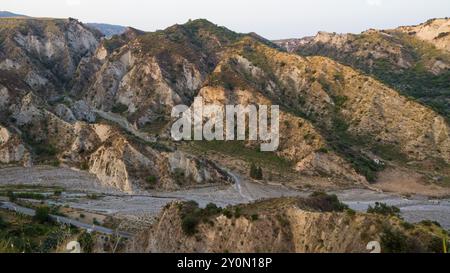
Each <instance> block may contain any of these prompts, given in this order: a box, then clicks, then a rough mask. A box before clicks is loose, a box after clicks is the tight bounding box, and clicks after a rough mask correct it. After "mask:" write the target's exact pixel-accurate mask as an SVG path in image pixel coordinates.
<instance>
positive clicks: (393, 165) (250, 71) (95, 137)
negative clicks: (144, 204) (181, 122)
mask: <svg viewBox="0 0 450 273" xmlns="http://www.w3.org/2000/svg"><path fill="white" fill-rule="evenodd" d="M1 23H2V24H1V25H0V72H1V74H0V75H2V77H1V78H0V79H1V81H0V91H1V92H2V93H1V94H2V96H1V98H2V99H1V101H0V111H2V115H1V117H2V119H1V126H2V127H1V132H2V138H1V142H0V143H1V144H0V162H2V163H3V164H4V165H5V164H22V165H25V166H29V165H31V164H43V163H45V164H54V165H60V164H61V165H63V166H69V167H73V168H78V169H82V170H86V171H89V172H91V173H93V174H95V175H96V176H97V177H98V178H99V180H100V181H101V182H102V183H104V184H107V185H110V186H114V187H116V188H117V189H120V190H122V191H125V192H140V191H146V190H148V189H158V190H176V189H181V188H186V187H192V186H196V185H197V186H198V185H209V184H211V183H218V184H228V183H235V182H236V181H235V180H236V179H235V178H233V177H232V176H231V175H230V174H229V173H228V172H227V171H224V169H232V170H233V171H234V172H236V173H237V174H239V176H241V177H243V178H244V179H247V180H252V178H251V176H250V174H249V170H250V169H251V166H252V164H255V163H257V164H258V165H259V166H260V167H262V168H263V169H264V176H263V181H262V182H265V183H281V184H284V185H286V186H290V187H292V188H296V189H315V190H323V189H342V188H354V187H368V188H373V187H380V188H383V189H390V190H393V189H395V191H400V192H402V193H409V194H411V193H412V194H414V193H422V192H423V189H424V188H426V189H429V191H428V192H431V193H432V194H433V195H445V194H448V193H449V192H450V188H449V187H448V181H449V179H450V165H449V164H450V137H449V134H450V127H449V124H448V121H447V120H446V119H445V118H444V116H443V113H442V111H434V110H433V109H431V108H430V107H427V106H424V103H426V102H428V101H429V100H431V99H432V96H431V95H429V96H428V95H426V96H425V95H424V96H422V97H420V98H418V100H415V99H411V98H410V97H407V96H405V94H406V93H407V92H409V91H408V90H409V89H408V88H409V87H404V89H402V88H400V87H402V86H403V85H401V86H399V87H397V86H396V85H394V84H386V81H384V80H381V79H379V77H378V76H376V75H375V74H374V75H373V76H371V75H369V74H368V73H363V72H361V70H360V69H359V68H358V67H356V66H355V67H354V68H352V67H350V66H346V65H343V64H341V61H336V60H334V59H333V58H328V57H323V56H300V55H298V54H294V53H290V52H286V51H285V50H280V48H279V46H278V45H276V44H274V43H272V42H270V41H267V40H266V39H264V38H262V37H260V36H258V35H256V34H254V33H250V34H242V33H236V32H233V31H231V30H229V29H227V28H225V27H221V26H217V25H215V24H213V23H211V22H209V21H207V20H203V19H199V20H192V21H189V22H187V23H185V24H182V25H174V26H171V27H169V28H167V29H165V30H161V31H156V32H143V31H140V30H136V29H133V28H127V29H126V30H125V32H124V33H122V34H120V35H115V36H113V37H111V38H110V39H105V38H103V35H102V34H101V33H100V32H99V31H96V30H94V29H92V28H91V27H88V26H86V25H84V24H82V23H80V22H78V21H77V20H74V19H68V20H63V19H35V18H27V19H20V18H9V19H1ZM372 32H373V31H371V32H370V33H372ZM397 32H398V31H397ZM397 32H396V33H397ZM321 35H322V34H321ZM362 35H363V34H362ZM367 35H369V36H370V35H372V34H369V33H368V34H367ZM373 35H375V36H374V37H382V38H380V39H384V38H383V37H384V36H385V35H384V34H382V33H381V32H380V33H378V34H373ZM389 35H391V34H389ZM398 35H399V36H398V37H403V36H402V35H406V36H407V37H408V39H406V38H405V39H406V40H408V41H409V40H410V39H411V40H413V41H414V42H418V43H420V44H421V45H424V46H425V45H427V46H428V44H429V43H428V42H426V41H422V40H420V41H419V40H418V38H414V37H413V38H411V37H409V35H410V34H398ZM322 36H323V35H322ZM322 36H320V37H318V38H317V37H316V38H310V41H309V42H308V43H300V44H304V48H312V49H314V48H315V46H314V43H313V41H314V40H315V39H317V40H322V39H324V40H326V41H328V39H331V40H333V39H335V40H336V43H337V44H339V45H341V43H344V44H347V42H342V41H341V40H342V39H344V38H341V36H339V35H334V34H332V35H331V34H327V35H325V38H323V37H322ZM406 36H405V37H406ZM328 37H331V38H328ZM352 37H353V36H352ZM370 37H372V36H370ZM393 37H394V36H393ZM398 37H397V38H395V39H394V38H392V39H394V40H395V41H397V42H398V43H400V42H399V41H403V40H400V38H398ZM353 38H354V37H353ZM353 38H352V39H353ZM345 39H347V38H345ZM354 39H356V38H354ZM369 40H370V39H369ZM333 41H334V40H333ZM389 41H390V40H389ZM380 43H381V42H380ZM375 44H376V43H375ZM308 45H309V46H308ZM324 45H328V43H325V44H324ZM331 45H334V43H331ZM281 46H282V44H281ZM397 46H398V47H400V46H402V45H397ZM429 46H430V47H433V48H434V50H436V51H431V52H437V53H436V54H438V53H439V54H438V55H433V54H431V55H430V54H425V53H424V54H423V55H417V54H418V53H417V52H418V51H417V50H418V49H415V48H412V49H411V50H413V51H411V52H412V53H408V54H413V56H412V57H414V58H416V59H414V58H412V57H411V63H413V64H415V65H418V63H425V62H426V64H427V65H428V66H426V65H424V67H428V68H429V69H432V68H433V67H435V65H434V64H435V63H436V62H437V58H441V59H442V61H441V62H442V63H444V64H445V63H446V59H445V58H446V57H445V56H446V55H445V54H446V53H443V52H444V51H443V50H440V49H436V48H435V47H434V45H429ZM402 47H405V46H402ZM301 48H303V46H301V47H299V49H298V50H300V49H301ZM332 48H334V47H332ZM345 48H347V47H345ZM358 48H359V47H357V49H358ZM364 48H365V47H362V49H361V50H364ZM367 48H369V47H367ZM376 48H378V47H376ZM312 49H311V50H312ZM367 50H368V49H367ZM295 51H296V52H297V50H295ZM332 52H335V51H332ZM336 52H337V50H336ZM351 52H353V51H351ZM393 52H394V53H396V54H397V51H395V50H394V51H393ZM402 52H403V51H402V50H400V53H401V54H400V53H398V54H400V55H399V56H403V55H402V54H403V53H402ZM336 54H337V53H336ZM405 54H406V53H405ZM305 55H307V54H305ZM308 55H315V54H312V53H311V54H308ZM317 55H320V54H317ZM373 55H376V56H378V55H377V52H376V51H375V52H374V53H373ZM339 56H340V55H339ZM383 56H384V55H383ZM405 56H406V55H405ZM408 56H409V55H408ZM438 56H439V57H438ZM349 58H350V57H349ZM404 58H406V57H404ZM417 58H418V59H417ZM366 59H367V58H362V57H361V58H360V59H356V60H360V61H361V62H362V63H364V64H365V63H366V61H367V60H366ZM388 60H389V61H392V60H396V59H395V57H392V59H391V58H390V57H389V58H388ZM408 60H409V59H408ZM413 61H414V62H413ZM367 62H368V61H367ZM433 62H434V64H432V63H433ZM355 63H359V61H358V62H357V61H355ZM398 63H400V64H403V63H404V62H403V61H400V62H393V63H392V64H391V65H392V66H393V67H394V66H395V67H397V65H398ZM430 65H432V66H430ZM374 67H376V66H374ZM386 69H393V68H389V67H388V68H386ZM411 69H412V68H411ZM373 71H378V70H376V69H375V68H374V70H373ZM386 71H390V70H386ZM405 71H409V70H408V69H407V68H405ZM427 71H428V70H427ZM435 72H436V73H433V72H432V70H430V71H428V72H424V74H423V75H422V76H423V81H424V82H426V83H427V84H430V85H431V83H433V82H434V81H435V77H437V78H439V79H441V77H444V76H445V73H446V72H445V71H444V70H439V71H437V70H436V71H435ZM386 73H387V72H386ZM404 73H407V72H404ZM430 78H431V79H430ZM401 79H402V80H403V81H405V82H406V80H405V79H403V78H401ZM439 82H440V83H441V84H442V86H441V85H436V86H435V85H431V86H432V87H433V90H432V92H433V94H435V93H436V92H438V94H437V93H436V94H437V96H440V97H441V98H447V97H446V93H445V92H446V91H445V90H446V89H445V86H446V82H445V81H439ZM440 88H442V90H441V89H440ZM439 90H440V91H439ZM430 92H431V91H430ZM439 92H440V93H439ZM199 95H200V96H202V97H203V98H204V100H205V104H214V103H219V104H220V105H223V104H244V105H248V104H251V105H272V104H276V105H280V109H281V121H280V136H281V139H280V147H279V149H278V150H277V151H276V152H273V153H261V152H259V150H258V149H259V144H260V143H259V142H252V141H245V142H243V141H229V142H214V141H213V142H206V141H204V142H201V141H199V142H174V141H172V140H171V138H170V127H171V123H172V121H173V120H172V118H171V110H172V107H173V106H175V105H178V104H185V105H189V106H190V105H192V103H193V101H194V98H195V97H196V96H199ZM441 100H442V99H441ZM392 173H394V174H396V175H394V176H393V175H389V174H392ZM398 176H410V177H415V178H417V179H415V180H414V181H408V183H409V186H407V187H406V186H404V185H403V184H401V183H403V182H402V181H403V180H399V179H397V177H398Z"/></svg>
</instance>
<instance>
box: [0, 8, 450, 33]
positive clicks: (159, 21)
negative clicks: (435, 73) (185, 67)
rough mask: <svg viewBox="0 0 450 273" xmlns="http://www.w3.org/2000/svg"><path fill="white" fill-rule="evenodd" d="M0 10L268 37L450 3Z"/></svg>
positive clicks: (379, 24)
mask: <svg viewBox="0 0 450 273" xmlns="http://www.w3.org/2000/svg"><path fill="white" fill-rule="evenodd" d="M0 10H7V11H11V12H15V13H22V14H25V15H29V16H39V17H74V18H78V19H80V20H81V21H83V22H101V23H111V24H121V25H126V26H133V27H136V28H139V29H142V30H147V31H153V30H157V29H164V28H166V27H168V26H170V25H173V24H175V23H184V22H186V21H187V20H188V19H196V18H206V19H208V20H210V21H212V22H214V23H216V24H219V25H223V26H226V27H228V28H230V29H232V30H235V31H238V32H251V31H254V32H257V33H258V34H260V35H262V36H265V37H267V38H270V39H279V38H291V37H302V36H308V35H314V34H315V33H316V32H317V31H320V30H325V31H329V32H333V31H334V32H361V31H363V30H366V29H368V28H392V27H396V26H400V25H411V24H417V23H421V22H424V21H426V20H427V19H430V18H435V17H447V16H448V17H450V0H0Z"/></svg>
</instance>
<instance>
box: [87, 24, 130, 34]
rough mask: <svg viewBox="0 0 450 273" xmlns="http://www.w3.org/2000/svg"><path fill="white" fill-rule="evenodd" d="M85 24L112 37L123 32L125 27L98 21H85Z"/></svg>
mask: <svg viewBox="0 0 450 273" xmlns="http://www.w3.org/2000/svg"><path fill="white" fill-rule="evenodd" d="M86 25H88V26H90V27H92V28H95V29H97V30H99V31H100V32H101V33H103V34H104V35H105V36H106V37H112V36H114V35H119V34H122V33H124V32H125V30H126V27H124V26H118V25H109V24H100V23H87V24H86Z"/></svg>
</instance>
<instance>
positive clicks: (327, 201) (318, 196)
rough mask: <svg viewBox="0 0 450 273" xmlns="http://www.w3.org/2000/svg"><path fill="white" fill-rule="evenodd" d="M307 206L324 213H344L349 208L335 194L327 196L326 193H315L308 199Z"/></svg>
mask: <svg viewBox="0 0 450 273" xmlns="http://www.w3.org/2000/svg"><path fill="white" fill-rule="evenodd" d="M306 203H307V206H309V207H310V208H313V209H317V210H320V211H324V212H331V211H337V212H343V211H345V210H347V209H348V206H347V205H345V204H344V203H342V202H341V201H339V199H338V197H337V196H336V195H335V194H331V195H330V194H326V193H324V192H315V193H313V194H311V196H309V198H307V199H306Z"/></svg>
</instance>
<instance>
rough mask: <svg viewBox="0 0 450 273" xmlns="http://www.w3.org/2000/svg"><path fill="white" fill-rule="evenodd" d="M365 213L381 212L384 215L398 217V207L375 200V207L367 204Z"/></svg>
mask: <svg viewBox="0 0 450 273" xmlns="http://www.w3.org/2000/svg"><path fill="white" fill-rule="evenodd" d="M367 213H373V214H381V215H385V216H396V217H399V218H400V209H399V208H397V207H395V206H388V205H386V204H384V203H380V202H376V203H375V207H372V206H369V208H368V209H367Z"/></svg>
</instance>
